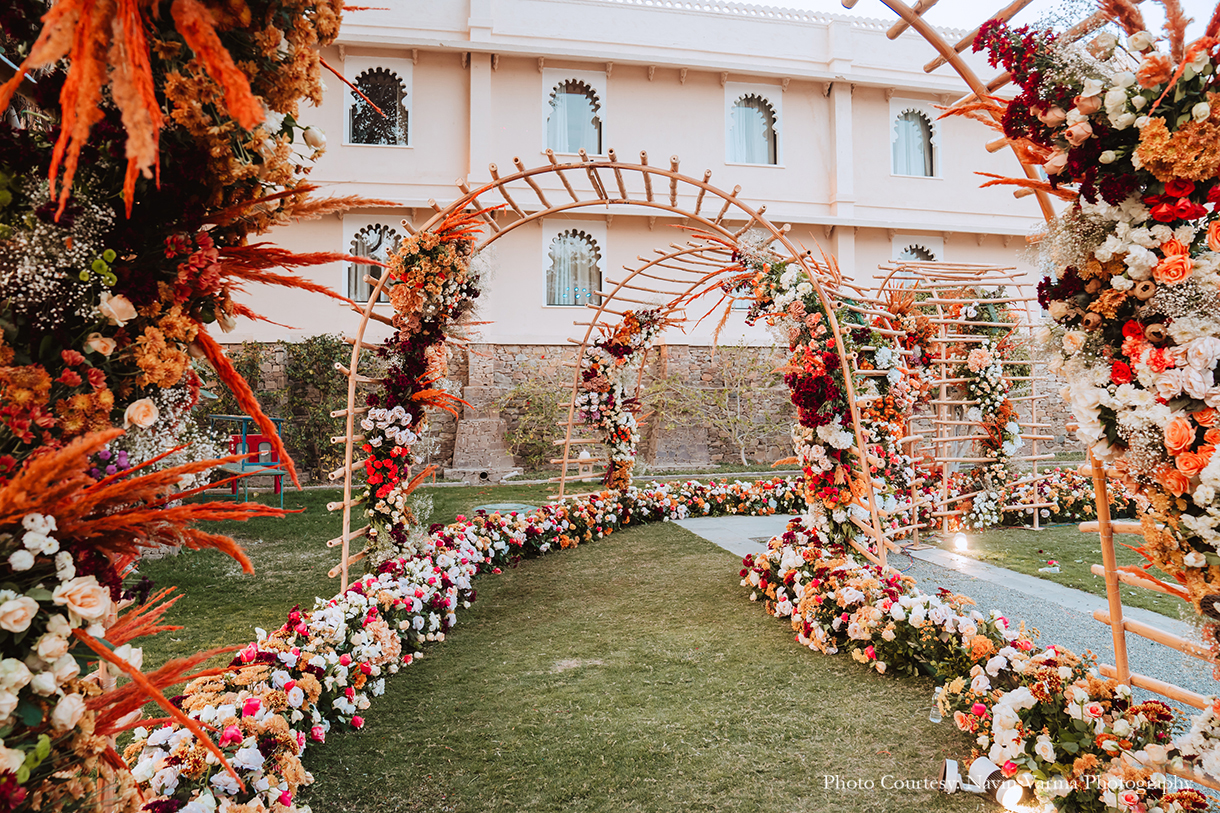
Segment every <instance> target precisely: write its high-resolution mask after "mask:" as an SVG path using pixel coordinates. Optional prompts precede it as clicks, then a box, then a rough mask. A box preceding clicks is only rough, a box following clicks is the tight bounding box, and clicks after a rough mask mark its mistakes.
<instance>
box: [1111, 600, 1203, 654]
mask: <svg viewBox="0 0 1220 813" xmlns="http://www.w3.org/2000/svg"><path fill="white" fill-rule="evenodd" d="M1093 618H1095V619H1097V620H1098V621H1100V622H1101V623H1103V624H1105V625H1106V626H1112V625H1111V623H1110V613H1109V612H1108V611H1106V610H1094V611H1093ZM1123 629H1124V630H1125V631H1127V632H1130V633H1133V634H1135V635H1138V636H1140V637H1141V638H1147V639H1148V640H1149V641H1156V642H1157V643H1158V644H1164V645H1165V646H1167V647H1169V648H1170V649H1176V650H1177V651H1178V652H1181V653H1182V654H1184V655H1190V656H1191V657H1192V658H1198V659H1199V660H1204V661H1207V660H1211V652H1209V651H1208V650H1207V649H1204V648H1203V647H1201V646H1199V645H1198V644H1195V643H1191V642H1190V641H1188V640H1186V639H1185V638H1182V637H1181V636H1178V635H1174V634H1173V633H1172V632H1167V631H1165V630H1162V629H1157V628H1156V627H1154V626H1152V625H1151V624H1145V623H1143V622H1142V621H1135V620H1133V619H1130V618H1124V619H1123Z"/></svg>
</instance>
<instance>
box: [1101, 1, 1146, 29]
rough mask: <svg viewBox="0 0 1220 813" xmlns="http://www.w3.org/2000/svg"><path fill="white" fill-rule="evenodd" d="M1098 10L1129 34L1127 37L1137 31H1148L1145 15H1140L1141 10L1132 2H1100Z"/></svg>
mask: <svg viewBox="0 0 1220 813" xmlns="http://www.w3.org/2000/svg"><path fill="white" fill-rule="evenodd" d="M1097 8H1098V10H1099V11H1100V12H1101V13H1102V14H1104V15H1106V16H1107V17H1109V18H1110V19H1111V20H1113V21H1114V22H1116V23H1118V25H1119V27H1121V28H1122V29H1123V31H1125V32H1127V36H1130V35H1132V34H1134V33H1136V32H1137V31H1147V30H1148V26H1147V24H1146V23H1144V15H1143V14H1140V10H1139V9H1138V8H1136V6H1135V4H1134V3H1132V2H1131V0H1099V2H1098V3H1097Z"/></svg>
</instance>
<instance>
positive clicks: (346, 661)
mask: <svg viewBox="0 0 1220 813" xmlns="http://www.w3.org/2000/svg"><path fill="white" fill-rule="evenodd" d="M351 662H352V656H351V655H348V654H347V653H344V654H342V655H340V656H339V665H340V666H350V665H351Z"/></svg>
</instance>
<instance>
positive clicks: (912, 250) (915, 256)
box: [898, 245, 936, 263]
mask: <svg viewBox="0 0 1220 813" xmlns="http://www.w3.org/2000/svg"><path fill="white" fill-rule="evenodd" d="M898 262H900V263H934V262H936V255H935V254H933V253H932V252H931V251H929V250H928V249H926V248H924V247H923V246H917V245H909V246H907V247H905V248H904V249H903V250H902V251H900V252H898Z"/></svg>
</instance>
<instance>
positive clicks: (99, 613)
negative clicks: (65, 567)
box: [0, 576, 110, 621]
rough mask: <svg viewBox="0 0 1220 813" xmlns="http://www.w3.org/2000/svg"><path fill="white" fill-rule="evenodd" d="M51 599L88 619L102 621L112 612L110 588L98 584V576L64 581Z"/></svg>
mask: <svg viewBox="0 0 1220 813" xmlns="http://www.w3.org/2000/svg"><path fill="white" fill-rule="evenodd" d="M51 599H52V600H53V601H54V602H55V603H56V604H59V605H62V606H65V607H67V608H68V609H69V610H70V611H71V612H73V613H75V614H76V615H78V616H80V617H81V618H83V619H85V620H86V621H101V620H102V619H103V618H105V617H106V614H107V613H108V612H110V590H108V589H107V588H105V587H103V586H102V585H100V584H98V583H97V577H96V576H77V577H76V578H75V579H73V580H72V581H67V582H63V583H62V584H60V585H59V587H56V588H55V592H54V593H52V594H51ZM0 612H3V608H0Z"/></svg>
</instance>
